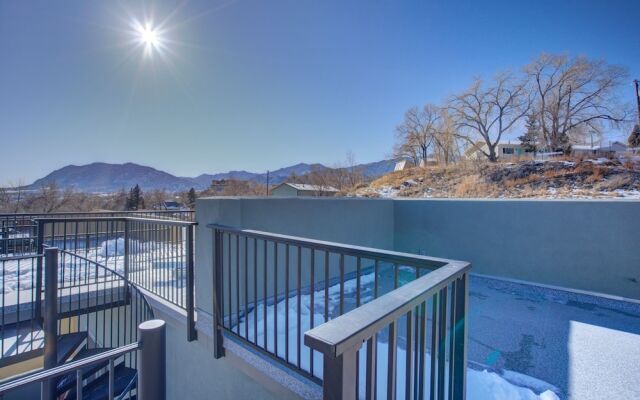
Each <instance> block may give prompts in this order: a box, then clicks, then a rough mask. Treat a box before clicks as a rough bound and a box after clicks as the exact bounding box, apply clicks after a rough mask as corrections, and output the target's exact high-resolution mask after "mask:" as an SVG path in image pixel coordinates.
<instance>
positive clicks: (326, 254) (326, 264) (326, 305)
mask: <svg viewBox="0 0 640 400" xmlns="http://www.w3.org/2000/svg"><path fill="white" fill-rule="evenodd" d="M327 321H329V251H325V252H324V322H327Z"/></svg>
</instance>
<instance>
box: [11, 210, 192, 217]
mask: <svg viewBox="0 0 640 400" xmlns="http://www.w3.org/2000/svg"><path fill="white" fill-rule="evenodd" d="M153 213H157V214H176V213H184V214H192V213H195V210H131V211H107V210H101V211H63V212H53V213H46V212H41V213H39V212H34V213H0V218H2V217H8V216H18V217H29V216H33V215H78V214H153Z"/></svg>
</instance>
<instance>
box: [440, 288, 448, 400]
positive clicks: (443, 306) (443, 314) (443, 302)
mask: <svg viewBox="0 0 640 400" xmlns="http://www.w3.org/2000/svg"><path fill="white" fill-rule="evenodd" d="M439 317H440V321H438V325H439V326H438V327H439V328H440V329H439V332H438V343H439V345H440V348H439V349H438V400H444V394H445V388H446V387H445V374H444V372H445V362H446V360H445V354H446V353H445V350H446V349H445V348H446V344H447V342H446V335H447V288H446V287H445V288H443V289H441V290H440V311H439Z"/></svg>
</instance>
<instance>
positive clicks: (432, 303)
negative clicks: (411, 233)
mask: <svg viewBox="0 0 640 400" xmlns="http://www.w3.org/2000/svg"><path fill="white" fill-rule="evenodd" d="M209 227H210V228H212V229H213V230H214V239H213V240H214V243H213V245H214V249H215V250H214V255H215V257H214V284H213V299H214V304H213V310H214V321H215V323H214V327H215V332H214V356H215V357H216V358H219V357H222V356H223V355H224V349H223V346H222V341H223V336H225V337H227V338H229V339H232V340H237V341H240V342H241V343H243V344H244V345H246V346H249V347H251V348H254V349H255V350H257V351H259V352H261V353H262V354H265V355H267V356H269V357H270V358H272V359H274V360H276V361H277V362H280V363H283V364H284V365H286V366H287V367H288V368H291V369H293V370H295V371H296V372H298V373H300V374H302V375H303V376H306V377H308V378H310V379H311V380H313V381H315V382H318V383H323V387H324V393H325V398H355V397H356V394H361V395H362V396H361V397H367V398H374V397H375V394H376V393H377V392H380V396H381V398H382V397H384V395H390V396H391V397H390V398H395V394H396V391H400V389H402V396H406V397H407V398H424V395H425V390H427V391H433V395H434V396H436V397H432V398H444V396H445V395H447V396H449V398H453V399H457V398H461V397H459V396H461V394H460V393H464V391H463V392H460V391H459V390H460V388H461V387H462V390H464V376H465V367H464V365H466V358H465V356H464V354H465V351H466V350H465V348H466V346H465V341H466V328H465V322H464V321H465V317H466V314H465V312H466V296H467V288H466V280H467V273H468V270H469V268H470V265H469V264H468V263H461V262H456V261H451V260H445V259H438V258H432V257H425V256H419V255H413V254H407V253H399V252H393V251H385V250H378V249H372V248H366V247H359V246H350V245H345V244H340V243H333V242H325V241H319V240H312V239H306V238H300V237H294V236H286V235H279V234H273V233H268V232H260V231H254V230H243V229H236V228H231V227H226V226H221V225H215V224H213V225H209ZM435 282H437V283H435ZM447 295H449V297H450V298H453V299H454V301H452V302H449V303H447V300H446V299H447ZM429 307H431V308H429ZM427 309H430V310H431V313H430V315H427V313H426V312H427ZM354 315H355V317H354ZM429 316H430V317H431V321H430V322H428V320H429ZM365 317H366V318H365ZM434 321H435V322H434ZM428 324H429V325H430V327H431V329H427V325H428ZM385 327H387V328H386V330H384V329H383V328H385ZM382 330H384V331H382ZM305 332H306V334H305ZM338 333H344V334H345V335H346V338H345V339H344V342H340V343H339V344H336V346H335V347H331V346H329V345H328V344H326V343H333V342H331V340H332V339H334V338H335V337H337V336H336V335H337V334H338ZM303 338H304V342H303ZM427 339H430V340H427ZM325 342H326V343H325ZM363 342H367V346H366V348H361V347H362V345H363ZM448 342H450V343H453V345H451V344H447V343H448ZM323 343H324V344H323ZM344 343H348V344H349V345H350V346H347V347H343V344H344ZM428 343H431V346H428ZM380 346H382V347H385V346H386V349H387V351H386V352H381V351H379V349H378V347H380ZM452 346H453V347H452ZM454 350H455V351H454ZM399 352H403V354H404V356H403V357H404V359H403V360H404V361H405V362H404V364H403V365H405V374H404V375H402V382H403V383H404V382H405V381H406V382H409V381H410V383H411V386H405V387H404V388H399V386H398V385H396V382H398V380H397V379H396V375H395V374H396V373H397V370H396V368H395V366H396V365H397V364H396V362H397V360H398V353H399ZM427 353H430V354H431V359H432V363H431V364H434V365H433V368H431V370H430V371H428V368H427V367H430V366H431V364H426V363H425V358H426V357H427ZM447 354H448V355H447ZM385 356H386V357H387V359H388V360H389V361H388V363H377V362H376V361H377V360H378V358H381V357H385ZM434 357H435V358H434ZM456 357H457V358H456ZM447 360H449V363H448V364H447V362H448V361H447ZM451 360H453V362H451ZM383 364H385V365H384V367H386V368H388V370H387V372H386V375H387V376H388V378H389V379H391V380H387V381H386V382H385V383H386V386H385V385H383V384H382V383H381V384H379V385H377V386H376V383H377V379H376V376H377V373H378V368H377V366H381V367H382V365H383ZM445 365H449V368H448V369H447V371H450V372H451V374H450V375H447V373H449V372H443V371H444V368H445ZM427 372H430V374H429V375H428V376H426V375H427ZM407 376H408V378H406V379H405V377H407ZM447 377H452V378H451V379H449V378H447ZM425 379H426V381H425ZM443 379H444V380H443ZM447 379H448V380H447ZM445 381H446V383H445ZM425 383H426V384H425ZM449 385H450V387H451V389H445V387H449ZM382 393H384V395H383V394H382ZM441 396H442V397H441Z"/></svg>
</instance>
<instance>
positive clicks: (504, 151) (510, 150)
mask: <svg viewBox="0 0 640 400" xmlns="http://www.w3.org/2000/svg"><path fill="white" fill-rule="evenodd" d="M513 150H514V149H513V147H503V148H502V154H513Z"/></svg>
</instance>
